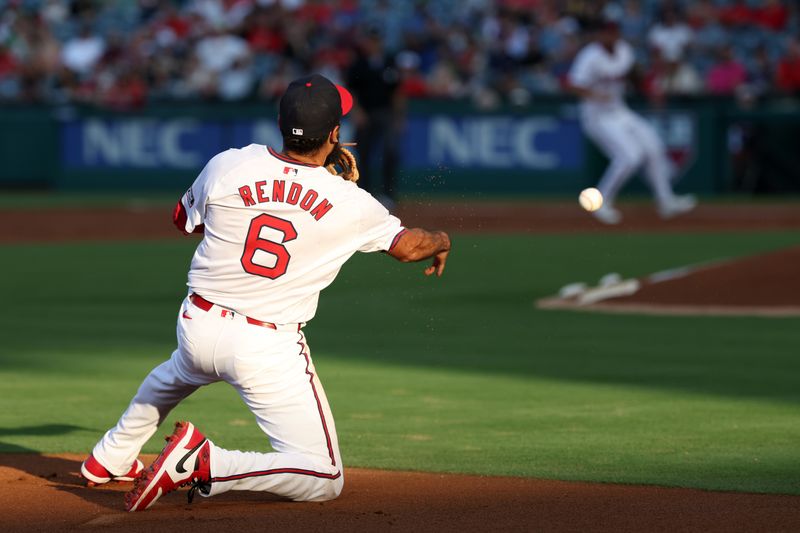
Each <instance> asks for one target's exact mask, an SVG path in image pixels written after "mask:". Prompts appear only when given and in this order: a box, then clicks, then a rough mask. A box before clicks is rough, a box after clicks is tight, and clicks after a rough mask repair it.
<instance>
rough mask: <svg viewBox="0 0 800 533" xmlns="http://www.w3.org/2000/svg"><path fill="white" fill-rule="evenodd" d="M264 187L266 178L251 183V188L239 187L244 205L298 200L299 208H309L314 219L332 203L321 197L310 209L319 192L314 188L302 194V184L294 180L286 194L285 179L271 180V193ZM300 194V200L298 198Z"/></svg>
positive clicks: (328, 208) (306, 209) (296, 202)
mask: <svg viewBox="0 0 800 533" xmlns="http://www.w3.org/2000/svg"><path fill="white" fill-rule="evenodd" d="M266 188H267V182H266V180H264V181H257V182H255V183H254V184H253V188H252V189H251V188H250V186H249V185H244V186H242V187H239V196H241V197H242V201H243V202H244V205H246V206H251V205H256V202H258V203H259V204H263V203H267V202H284V203H287V204H290V205H298V202H299V205H300V208H301V209H303V210H304V211H309V210H310V213H309V214H310V215H311V216H313V217H314V219H316V220H319V219H321V218H322V217H324V216H325V213H327V212H328V211H330V210H331V208H332V207H333V204H331V203H330V202H329V201H328V199H327V198H323V199H322V200H320V202H319V203H318V204H317V205H316V206H314V208H313V209H312V208H311V206H312V205H314V202H316V201H317V198H319V193H317V191H315V190H314V189H309V190H307V191H306V193H305V194H303V186H302V185H301V184H299V183H298V182H296V181H294V182H292V184H291V185H290V186H289V192H288V194H287V193H286V181H284V180H275V181H273V182H272V195H270V194H269V193H268V192H267V190H266ZM253 189H255V192H256V195H255V198H254V197H253ZM301 196H302V200H301V199H300V197H301Z"/></svg>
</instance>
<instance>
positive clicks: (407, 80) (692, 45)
mask: <svg viewBox="0 0 800 533" xmlns="http://www.w3.org/2000/svg"><path fill="white" fill-rule="evenodd" d="M601 16H602V17H603V18H606V19H608V18H610V19H613V20H617V21H618V22H619V24H620V26H621V29H622V33H623V35H624V37H625V38H626V39H627V40H629V41H630V42H632V43H633V44H634V46H635V48H636V50H637V53H638V55H639V57H638V61H639V67H640V73H641V76H639V77H638V82H637V84H636V86H635V87H634V90H638V91H640V92H642V93H644V94H647V95H650V96H663V95H697V94H709V93H711V94H715V95H733V94H737V93H741V92H746V93H747V94H749V95H752V96H755V97H758V96H760V95H765V94H770V95H771V94H791V93H797V92H800V40H798V35H799V33H798V25H799V23H800V21H799V20H798V18H799V17H800V2H797V1H793V0H784V1H780V0H691V1H690V0H685V1H668V0H613V1H596V0H560V1H559V0H496V1H492V0H430V1H412V0H328V1H326V0H106V1H101V0H5V1H2V0H0V101H14V102H51V103H59V102H81V103H83V102H85V103H93V104H98V105H102V106H107V107H111V108H120V109H130V108H136V107H137V106H141V105H142V104H144V103H145V102H148V101H164V100H167V101H170V100H191V99H196V100H223V101H239V100H247V99H266V100H269V99H274V98H276V97H278V96H279V95H280V94H281V93H282V91H283V90H284V88H285V87H286V85H287V84H288V82H289V81H290V80H291V79H293V78H295V77H298V76H300V75H302V74H305V73H307V72H311V71H314V72H320V73H322V74H324V75H326V76H328V77H329V78H331V79H333V80H336V81H339V82H343V83H354V81H353V79H354V77H358V76H359V75H360V74H359V73H362V74H363V73H364V72H367V71H370V70H372V71H373V72H374V73H375V75H376V76H377V77H376V80H373V81H375V83H381V82H382V83H384V84H386V85H387V86H397V88H398V89H397V90H398V91H399V93H400V94H402V95H404V96H408V97H414V98H464V99H470V100H472V101H473V102H475V103H476V104H477V105H480V106H483V107H491V106H493V105H497V104H498V103H500V102H511V103H514V104H525V103H528V102H529V101H531V100H533V99H536V98H537V97H539V96H540V95H547V94H557V93H560V92H561V90H562V83H563V81H564V77H565V75H566V72H567V70H568V69H569V65H570V62H571V61H572V58H573V57H574V55H575V53H576V52H577V50H578V49H579V48H580V46H581V45H582V44H583V43H584V42H585V41H586V39H587V38H590V37H591V28H592V26H593V22H594V21H596V20H597V19H598V18H599V17H601ZM365 69H366V70H365ZM378 78H380V79H378ZM362 81H363V80H362ZM355 83H358V80H356V81H355ZM362 85H364V84H363V83H362ZM363 90H364V91H369V90H371V87H370V86H369V84H366V85H364V87H363Z"/></svg>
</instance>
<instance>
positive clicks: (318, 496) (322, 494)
mask: <svg viewBox="0 0 800 533" xmlns="http://www.w3.org/2000/svg"><path fill="white" fill-rule="evenodd" d="M343 488H344V477H343V476H339V477H338V478H336V479H325V480H320V484H319V485H318V486H316V487H314V489H313V490H311V491H309V492H308V494H307V495H306V496H305V497H300V498H295V499H294V500H295V501H309V502H327V501H330V500H335V499H336V498H338V497H339V495H340V494H341V493H342V489H343Z"/></svg>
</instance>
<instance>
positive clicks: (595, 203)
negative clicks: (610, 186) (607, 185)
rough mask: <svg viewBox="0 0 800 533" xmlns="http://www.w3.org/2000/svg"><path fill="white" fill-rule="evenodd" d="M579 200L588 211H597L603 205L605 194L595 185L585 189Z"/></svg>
mask: <svg viewBox="0 0 800 533" xmlns="http://www.w3.org/2000/svg"><path fill="white" fill-rule="evenodd" d="M578 202H579V203H580V204H581V207H582V208H584V209H586V210H587V211H589V212H591V211H597V210H598V209H600V207H602V205H603V195H602V194H600V191H598V190H597V189H595V188H594V187H589V188H588V189H583V190H582V191H581V195H580V196H578Z"/></svg>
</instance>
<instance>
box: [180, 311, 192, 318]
mask: <svg viewBox="0 0 800 533" xmlns="http://www.w3.org/2000/svg"><path fill="white" fill-rule="evenodd" d="M181 316H182V317H183V318H186V319H188V320H191V319H192V317H190V316H189V315H187V314H186V311H184V312H183V314H182V315H181Z"/></svg>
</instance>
